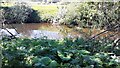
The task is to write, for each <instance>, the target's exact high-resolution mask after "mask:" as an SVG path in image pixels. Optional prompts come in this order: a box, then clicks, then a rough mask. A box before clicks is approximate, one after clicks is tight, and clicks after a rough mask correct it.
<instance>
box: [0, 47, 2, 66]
mask: <svg viewBox="0 0 120 68" xmlns="http://www.w3.org/2000/svg"><path fill="white" fill-rule="evenodd" d="M1 67H2V48H1V46H0V68H1Z"/></svg>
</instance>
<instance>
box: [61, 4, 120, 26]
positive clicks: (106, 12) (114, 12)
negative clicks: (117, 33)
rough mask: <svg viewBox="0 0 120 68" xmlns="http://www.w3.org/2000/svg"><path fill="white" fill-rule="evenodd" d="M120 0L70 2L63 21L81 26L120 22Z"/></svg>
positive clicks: (106, 24) (108, 24) (107, 24)
mask: <svg viewBox="0 0 120 68" xmlns="http://www.w3.org/2000/svg"><path fill="white" fill-rule="evenodd" d="M118 5H119V2H86V3H71V4H68V5H67V7H66V9H67V12H66V14H65V15H64V16H63V17H61V19H62V20H64V21H63V22H61V23H65V24H68V25H74V24H78V26H79V27H96V28H98V27H100V28H102V27H109V28H111V27H112V26H114V25H116V24H119V16H118V15H119V10H118V7H119V6H118Z"/></svg>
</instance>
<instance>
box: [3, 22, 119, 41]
mask: <svg viewBox="0 0 120 68" xmlns="http://www.w3.org/2000/svg"><path fill="white" fill-rule="evenodd" d="M12 25H13V26H14V27H15V28H16V29H17V32H19V34H18V35H17V36H19V37H22V38H23V37H27V38H41V37H44V36H46V37H47V38H48V39H62V38H65V37H68V38H76V37H86V38H88V37H90V36H94V35H96V34H98V33H100V32H102V31H103V30H99V29H79V30H77V31H76V30H75V29H74V28H68V27H67V26H65V25H52V24H49V23H30V24H12ZM6 27H7V28H8V30H9V31H10V32H11V33H12V34H17V33H16V32H15V30H14V29H12V28H11V26H10V25H7V26H6ZM2 31H3V32H4V33H5V32H6V31H4V30H2ZM114 33H115V32H107V33H104V34H101V35H100V37H106V36H108V35H110V34H114ZM7 34H8V33H7ZM117 37H120V33H118V34H117V35H116V38H117Z"/></svg>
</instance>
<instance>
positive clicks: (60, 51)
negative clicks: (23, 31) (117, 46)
mask: <svg viewBox="0 0 120 68" xmlns="http://www.w3.org/2000/svg"><path fill="white" fill-rule="evenodd" d="M78 41H83V42H84V43H81V44H80V43H79V42H78ZM108 43H112V41H108ZM108 43H104V42H103V41H96V40H93V41H89V42H86V41H85V40H84V39H73V40H71V39H63V40H49V39H46V38H41V39H20V38H17V39H12V40H9V39H7V38H6V39H5V38H4V39H3V45H2V47H3V56H4V58H3V60H2V61H3V67H2V68H13V67H15V68H21V67H22V68H25V67H29V68H42V67H49V68H58V67H67V68H68V67H72V68H76V67H95V68H104V67H107V68H111V67H114V68H115V67H116V66H118V62H117V61H116V60H117V57H112V56H111V55H110V54H109V53H113V54H116V52H113V49H111V48H110V49H111V50H110V51H108V49H109V48H106V45H109V46H111V47H112V45H110V44H108Z"/></svg>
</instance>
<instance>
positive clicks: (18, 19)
mask: <svg viewBox="0 0 120 68" xmlns="http://www.w3.org/2000/svg"><path fill="white" fill-rule="evenodd" d="M1 9H3V10H4V13H2V16H3V17H4V18H2V20H3V21H4V22H5V23H23V22H25V20H26V19H27V18H28V16H29V14H30V13H31V12H32V9H31V8H30V7H29V6H28V5H27V4H26V3H17V4H15V5H14V6H11V7H2V8H1Z"/></svg>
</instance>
